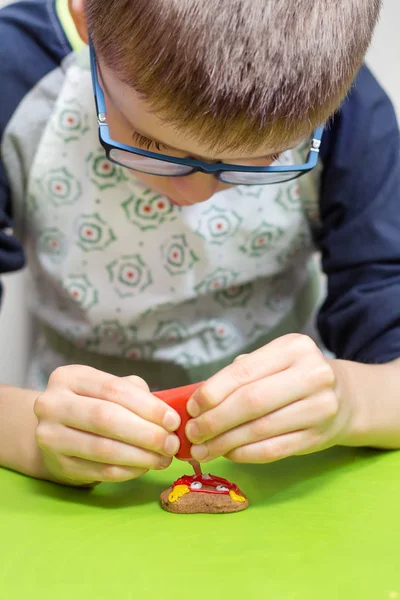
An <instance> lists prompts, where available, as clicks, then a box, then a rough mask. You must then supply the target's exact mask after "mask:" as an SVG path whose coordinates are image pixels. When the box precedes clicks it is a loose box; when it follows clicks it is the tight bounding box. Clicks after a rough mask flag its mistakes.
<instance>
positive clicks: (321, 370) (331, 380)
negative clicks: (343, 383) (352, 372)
mask: <svg viewBox="0 0 400 600" xmlns="http://www.w3.org/2000/svg"><path fill="white" fill-rule="evenodd" d="M315 377H316V379H317V380H318V382H319V383H320V384H321V386H327V387H334V385H335V383H336V377H335V373H334V372H333V369H332V368H331V367H330V366H329V364H328V363H327V362H326V361H325V360H322V361H320V362H319V364H318V366H317V367H316V368H315Z"/></svg>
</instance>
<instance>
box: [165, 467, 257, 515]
mask: <svg viewBox="0 0 400 600" xmlns="http://www.w3.org/2000/svg"><path fill="white" fill-rule="evenodd" d="M160 500H161V506H162V508H164V509H165V510H167V511H168V512H174V513H185V514H194V513H231V512H239V511H241V510H245V509H246V508H247V507H248V505H249V501H248V499H247V498H246V497H245V496H244V494H243V492H242V491H241V490H240V489H239V488H238V486H237V485H236V484H235V483H231V482H230V481H228V480H227V479H223V478H222V477H215V476H214V475H194V476H189V475H184V476H183V477H181V478H180V479H178V480H177V481H175V483H174V484H173V485H172V486H171V487H169V488H168V489H167V490H165V491H164V492H162V494H161V496H160Z"/></svg>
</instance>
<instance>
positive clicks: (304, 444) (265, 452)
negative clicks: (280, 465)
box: [225, 429, 319, 464]
mask: <svg viewBox="0 0 400 600" xmlns="http://www.w3.org/2000/svg"><path fill="white" fill-rule="evenodd" d="M318 444H319V438H318V436H317V435H316V434H315V433H314V432H313V431H312V430H310V429H308V430H305V431H295V432H294V433H287V434H285V435H281V436H278V437H274V438H271V439H268V440H264V441H262V442H256V443H255V444H248V445H246V446H241V447H240V448H235V450H232V451H231V452H228V454H226V455H225V458H227V459H228V460H232V461H233V462H237V463H248V464H251V463H252V464H264V463H272V462H275V461H277V460H281V459H283V458H287V457H289V456H294V455H297V454H306V453H308V452H309V451H311V450H312V451H315V450H317V449H319V448H318Z"/></svg>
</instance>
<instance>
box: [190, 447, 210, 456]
mask: <svg viewBox="0 0 400 600" xmlns="http://www.w3.org/2000/svg"><path fill="white" fill-rule="evenodd" d="M191 453H192V456H193V458H194V459H195V460H206V459H207V458H208V456H209V452H208V448H207V446H206V444H201V445H200V446H193V448H192V450H191Z"/></svg>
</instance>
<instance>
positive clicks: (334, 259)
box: [317, 68, 400, 448]
mask: <svg viewBox="0 0 400 600" xmlns="http://www.w3.org/2000/svg"><path fill="white" fill-rule="evenodd" d="M321 154H322V158H323V162H324V173H323V179H322V188H321V217H322V228H321V231H320V232H319V235H318V236H317V241H318V243H319V245H320V247H321V250H322V257H323V267H324V271H325V273H326V274H327V276H328V295H327V300H326V302H325V304H324V306H323V307H322V309H321V312H320V315H319V329H320V332H321V335H322V337H323V340H324V342H325V344H326V345H327V346H328V347H329V349H330V350H332V351H333V352H334V353H335V354H336V356H338V357H340V358H343V359H348V360H335V361H331V366H332V368H333V370H334V372H335V374H336V377H337V382H338V386H337V390H338V394H339V395H340V396H341V397H342V401H344V402H348V403H353V404H354V415H355V418H354V422H353V423H352V426H351V428H350V431H349V432H348V435H347V436H346V439H345V442H344V443H345V444H348V445H356V446H361V445H362V446H364V445H366V446H376V447H380V448H399V447H400V360H396V359H397V358H398V357H399V356H400V303H399V298H400V144H399V130H398V126H397V123H396V118H395V115H394V111H393V107H392V106H391V103H390V101H389V99H388V98H387V96H386V95H385V93H384V92H383V91H382V89H381V88H380V87H379V85H378V84H377V83H376V81H375V80H374V79H373V77H372V76H371V74H370V73H369V72H368V70H367V69H365V68H364V69H362V71H361V72H360V75H359V77H358V78H357V80H356V83H355V86H354V88H353V90H352V92H351V93H350V95H349V97H348V98H347V100H346V101H345V103H344V104H343V107H342V109H341V111H340V112H339V114H338V115H337V117H336V118H335V120H334V122H333V125H332V127H331V129H330V130H329V131H328V132H327V134H326V135H325V136H324V140H323V147H322V153H321ZM373 363H375V364H373ZM379 363H380V364H379Z"/></svg>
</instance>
